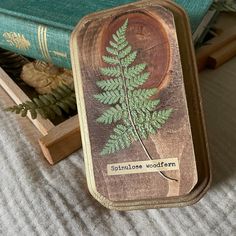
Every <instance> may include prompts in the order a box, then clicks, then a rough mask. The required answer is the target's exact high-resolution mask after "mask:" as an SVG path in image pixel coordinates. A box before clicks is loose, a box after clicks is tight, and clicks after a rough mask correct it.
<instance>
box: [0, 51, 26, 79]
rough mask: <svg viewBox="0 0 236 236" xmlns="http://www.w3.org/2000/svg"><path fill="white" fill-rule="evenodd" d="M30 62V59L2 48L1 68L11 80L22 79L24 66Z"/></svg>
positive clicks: (0, 55) (0, 53) (0, 56)
mask: <svg viewBox="0 0 236 236" xmlns="http://www.w3.org/2000/svg"><path fill="white" fill-rule="evenodd" d="M28 62H29V61H28V59H26V58H25V57H23V56H21V55H18V54H16V53H13V52H9V51H7V50H5V49H2V48H0V67H1V68H2V69H3V70H4V71H5V72H6V73H7V74H8V75H9V76H10V77H11V78H18V77H20V73H21V70H22V66H23V65H25V64H26V63H28Z"/></svg>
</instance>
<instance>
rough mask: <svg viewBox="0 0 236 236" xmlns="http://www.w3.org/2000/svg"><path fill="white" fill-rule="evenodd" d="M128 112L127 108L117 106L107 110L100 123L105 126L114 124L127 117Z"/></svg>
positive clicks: (100, 118) (98, 120)
mask: <svg viewBox="0 0 236 236" xmlns="http://www.w3.org/2000/svg"><path fill="white" fill-rule="evenodd" d="M127 116H128V114H127V110H126V107H125V106H123V107H121V106H120V105H118V104H117V105H116V106H115V107H111V108H110V109H108V110H106V111H105V112H104V113H103V114H102V115H101V116H100V117H99V118H98V119H97V122H98V123H104V124H111V123H113V122H117V121H119V120H121V119H123V118H124V117H127Z"/></svg>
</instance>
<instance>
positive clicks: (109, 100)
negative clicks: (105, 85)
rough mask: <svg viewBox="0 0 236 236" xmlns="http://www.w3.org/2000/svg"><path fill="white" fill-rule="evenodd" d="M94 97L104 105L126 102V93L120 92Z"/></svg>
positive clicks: (109, 92)
mask: <svg viewBox="0 0 236 236" xmlns="http://www.w3.org/2000/svg"><path fill="white" fill-rule="evenodd" d="M94 97H95V98H96V99H97V100H98V101H99V102H101V103H104V104H109V105H111V104H116V103H117V102H120V103H123V102H124V93H123V92H120V91H107V92H104V93H100V94H96V95H94Z"/></svg>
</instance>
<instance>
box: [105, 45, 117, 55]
mask: <svg viewBox="0 0 236 236" xmlns="http://www.w3.org/2000/svg"><path fill="white" fill-rule="evenodd" d="M110 43H112V42H110ZM115 45H116V44H115ZM116 48H117V45H116V47H115V48H114V47H112V48H110V47H106V50H107V52H108V53H110V54H111V55H113V56H117V55H118V51H117V49H116Z"/></svg>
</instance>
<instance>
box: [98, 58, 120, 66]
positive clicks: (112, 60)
mask: <svg viewBox="0 0 236 236" xmlns="http://www.w3.org/2000/svg"><path fill="white" fill-rule="evenodd" d="M102 59H103V61H104V62H106V63H108V64H111V65H118V64H119V63H120V62H119V60H118V59H117V58H115V57H108V56H103V57H102Z"/></svg>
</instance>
